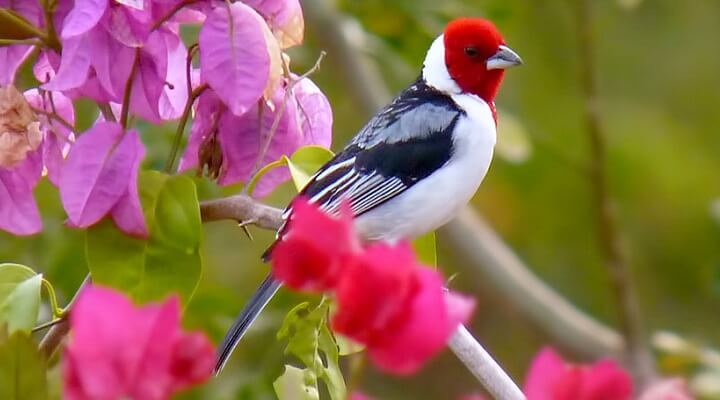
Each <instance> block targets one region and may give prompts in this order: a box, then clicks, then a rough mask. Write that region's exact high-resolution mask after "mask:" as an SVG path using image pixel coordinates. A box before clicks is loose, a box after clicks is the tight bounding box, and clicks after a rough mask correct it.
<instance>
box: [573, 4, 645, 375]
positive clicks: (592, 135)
mask: <svg viewBox="0 0 720 400" xmlns="http://www.w3.org/2000/svg"><path fill="white" fill-rule="evenodd" d="M591 7H592V5H591V3H590V1H589V0H579V2H578V8H577V11H578V12H577V21H576V25H577V30H578V31H577V37H578V38H579V46H580V49H579V50H580V68H581V69H580V79H581V84H582V94H583V103H584V109H583V118H584V122H585V129H586V131H587V133H588V138H589V140H590V157H591V158H590V175H589V178H590V184H591V185H592V196H593V202H594V207H595V218H596V227H597V239H598V242H599V245H600V249H601V251H602V257H603V263H604V264H605V266H606V267H607V269H608V272H609V273H610V281H611V283H612V287H613V291H614V293H615V297H616V299H617V302H618V311H619V313H620V331H621V332H622V334H623V336H624V337H625V340H626V342H627V349H626V351H627V357H628V358H629V359H628V362H629V365H630V368H631V371H632V372H633V374H634V375H635V377H636V378H637V379H638V383H639V384H640V386H641V387H642V385H645V384H647V383H648V382H650V381H651V380H652V379H653V377H654V375H655V371H654V361H653V356H652V353H651V352H650V348H649V346H648V345H647V343H646V341H645V337H644V328H643V324H642V317H641V314H640V304H639V302H638V298H637V294H636V293H635V290H634V286H633V281H632V276H631V272H630V267H629V265H628V261H627V259H626V257H625V254H623V251H622V248H621V245H620V233H619V232H618V228H617V222H616V216H615V213H614V212H613V208H612V201H611V198H610V193H609V190H608V178H607V174H606V171H605V164H606V162H607V146H606V134H605V132H604V131H603V126H602V122H601V118H600V112H599V110H598V95H597V86H596V76H595V59H594V58H595V54H594V45H595V43H594V41H593V32H592V10H591Z"/></svg>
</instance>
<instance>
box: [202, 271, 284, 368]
mask: <svg viewBox="0 0 720 400" xmlns="http://www.w3.org/2000/svg"><path fill="white" fill-rule="evenodd" d="M280 286H281V283H280V282H278V281H276V280H275V279H274V278H273V277H272V275H270V274H268V276H267V277H265V280H263V282H262V283H261V284H260V287H258V288H257V290H256V291H255V293H254V294H253V296H252V298H251V299H250V301H249V302H248V304H247V305H246V306H245V308H244V309H243V310H242V312H241V313H240V315H239V316H238V317H237V318H236V319H235V322H233V325H232V326H231V327H230V329H229V330H228V332H227V333H226V334H225V338H223V341H222V343H221V344H220V346H219V347H218V358H217V362H216V364H215V375H217V374H219V373H220V372H221V371H222V369H223V367H224V366H225V363H226V362H227V360H228V358H230V355H231V354H232V352H233V350H235V346H237V344H238V343H239V342H240V339H242V337H243V335H244V334H245V332H246V331H247V330H248V328H249V327H250V325H252V323H253V322H254V321H255V319H256V318H257V317H258V315H260V312H262V310H263V309H264V308H265V306H266V305H267V303H268V302H269V301H270V299H272V297H273V296H274V295H275V293H276V292H277V291H278V289H279V288H280Z"/></svg>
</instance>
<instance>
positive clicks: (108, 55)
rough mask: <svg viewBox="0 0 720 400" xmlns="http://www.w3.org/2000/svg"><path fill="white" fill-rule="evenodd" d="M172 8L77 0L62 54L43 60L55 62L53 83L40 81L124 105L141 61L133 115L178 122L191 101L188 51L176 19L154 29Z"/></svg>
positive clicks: (64, 24)
mask: <svg viewBox="0 0 720 400" xmlns="http://www.w3.org/2000/svg"><path fill="white" fill-rule="evenodd" d="M126 3H127V4H126ZM138 6H139V7H140V8H138ZM169 6H172V4H168V2H166V1H162V0H154V1H151V0H144V1H142V2H133V3H132V4H129V3H128V2H117V1H109V0H82V1H76V2H75V3H74V5H73V6H72V7H71V8H70V10H69V13H68V14H67V17H66V18H65V19H64V20H63V22H62V35H61V36H62V45H63V52H62V55H61V56H57V54H54V53H51V54H52V55H49V56H47V57H46V59H45V60H40V61H39V62H41V61H42V62H43V63H45V64H47V63H48V61H49V65H50V69H51V70H52V73H50V74H49V76H50V78H51V79H50V80H49V81H48V80H47V79H45V78H44V77H38V79H40V81H41V82H46V83H45V84H44V85H43V88H44V89H48V90H55V91H62V92H63V93H65V94H67V95H68V96H70V97H72V98H75V97H79V96H87V97H89V98H91V99H93V100H96V101H99V102H115V103H121V102H122V100H123V95H124V92H125V86H126V82H127V80H128V79H129V77H130V73H131V71H132V70H133V65H134V64H135V63H136V60H137V66H136V68H135V75H134V79H133V86H132V92H131V95H132V97H131V101H130V111H131V112H133V113H135V114H137V115H139V116H140V117H141V118H143V119H146V120H148V121H150V122H153V123H159V122H161V121H163V120H168V119H174V118H178V117H179V116H180V114H181V112H182V106H181V105H180V104H182V105H184V103H185V100H186V98H187V82H185V58H186V53H187V50H186V49H185V46H184V44H183V43H182V40H181V39H180V37H179V35H178V29H177V23H175V22H173V21H174V20H173V19H171V20H170V21H168V22H166V23H165V24H163V25H162V26H160V27H158V28H157V29H151V27H152V25H153V23H154V22H155V21H156V20H157V19H158V18H160V17H161V16H162V15H163V14H161V11H159V10H160V9H162V10H166V9H168V7H169ZM44 70H47V68H44ZM36 73H37V71H36Z"/></svg>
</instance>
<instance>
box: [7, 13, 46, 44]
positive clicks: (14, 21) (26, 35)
mask: <svg viewBox="0 0 720 400" xmlns="http://www.w3.org/2000/svg"><path fill="white" fill-rule="evenodd" d="M42 36H43V35H42V31H40V29H38V28H37V27H35V26H34V25H33V24H32V23H31V22H30V21H28V20H27V19H25V17H23V16H22V15H20V14H18V13H17V12H15V11H13V10H10V9H8V8H4V7H2V8H0V39H8V40H22V39H30V38H33V37H42Z"/></svg>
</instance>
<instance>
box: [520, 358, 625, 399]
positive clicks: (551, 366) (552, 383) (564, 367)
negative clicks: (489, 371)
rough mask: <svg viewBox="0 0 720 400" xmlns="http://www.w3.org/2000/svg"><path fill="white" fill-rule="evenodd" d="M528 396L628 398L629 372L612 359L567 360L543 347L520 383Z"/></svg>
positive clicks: (548, 397) (551, 397) (530, 397)
mask: <svg viewBox="0 0 720 400" xmlns="http://www.w3.org/2000/svg"><path fill="white" fill-rule="evenodd" d="M524 391H525V395H526V396H527V398H528V400H605V399H608V400H609V399H612V400H629V399H630V396H631V394H632V391H633V388H632V381H631V379H630V375H629V374H628V373H627V372H625V371H624V370H623V369H622V368H620V367H619V366H618V365H617V364H616V363H615V362H614V361H612V360H600V361H598V362H596V363H594V364H591V365H576V364H570V363H567V362H566V361H565V360H563V359H562V358H561V357H560V356H559V355H558V354H557V353H556V352H555V350H553V349H551V348H545V349H543V350H541V351H540V353H538V355H537V356H535V359H533V361H532V365H531V366H530V370H529V371H528V374H527V378H526V379H525V387H524Z"/></svg>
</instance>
